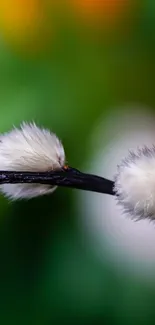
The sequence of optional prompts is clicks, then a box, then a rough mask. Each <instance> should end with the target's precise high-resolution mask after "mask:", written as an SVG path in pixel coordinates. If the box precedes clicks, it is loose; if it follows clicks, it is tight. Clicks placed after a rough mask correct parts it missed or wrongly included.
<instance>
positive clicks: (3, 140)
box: [0, 123, 65, 199]
mask: <svg viewBox="0 0 155 325" xmlns="http://www.w3.org/2000/svg"><path fill="white" fill-rule="evenodd" d="M64 163H65V153H64V148H63V146H62V143H61V142H60V140H59V139H58V138H57V136H56V135H55V134H54V133H52V132H50V131H49V130H47V129H44V128H40V127H38V126H37V125H36V124H35V123H30V124H28V123H23V124H22V125H21V127H20V129H17V128H14V129H13V130H12V131H10V132H8V133H5V134H2V135H0V170H8V171H35V172H39V171H40V172H41V171H50V170H55V169H61V168H62V167H63V166H64ZM55 188H56V187H55V186H53V187H52V186H50V185H40V184H4V185H1V186H0V189H1V191H2V192H3V193H4V195H6V196H7V197H9V198H11V199H22V198H27V199H28V198H32V197H35V196H39V195H44V194H48V193H52V192H53V191H54V190H55Z"/></svg>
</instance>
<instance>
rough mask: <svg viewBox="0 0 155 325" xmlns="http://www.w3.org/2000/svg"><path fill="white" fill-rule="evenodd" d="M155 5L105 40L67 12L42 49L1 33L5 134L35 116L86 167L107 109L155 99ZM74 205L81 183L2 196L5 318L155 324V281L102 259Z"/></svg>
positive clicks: (40, 323) (0, 304) (7, 323)
mask: <svg viewBox="0 0 155 325" xmlns="http://www.w3.org/2000/svg"><path fill="white" fill-rule="evenodd" d="M144 2H145V1H144ZM154 7H155V5H154V4H153V0H152V1H151V0H150V1H147V2H146V4H145V3H144V6H143V8H140V7H139V12H138V11H137V12H136V13H135V14H134V16H135V19H134V21H133V20H132V19H131V23H132V24H133V26H132V29H131V31H130V32H126V33H125V32H124V22H123V24H122V25H121V28H119V30H115V32H114V33H113V35H111V33H108V32H107V33H103V35H104V36H103V35H102V33H100V35H99V37H98V38H97V37H91V35H88V37H87V33H89V32H88V30H87V31H83V34H82V33H81V27H80V26H78V25H77V26H75V24H73V22H72V19H70V20H69V18H68V19H65V16H64V22H61V24H58V26H57V28H58V30H57V33H56V35H57V37H56V39H55V40H54V44H52V45H51V44H49V51H48V52H47V53H44V54H42V55H39V54H38V57H37V55H36V56H32V57H31V56H30V55H28V56H27V55H26V53H25V55H23V54H20V51H19V52H15V51H13V49H12V48H10V47H9V45H8V44H7V45H6V44H5V40H3V42H1V44H0V130H1V132H4V131H7V130H9V129H10V128H11V127H12V126H13V125H16V126H18V125H19V123H20V122H22V121H23V120H25V121H32V120H35V121H36V123H38V124H40V125H44V126H45V127H49V128H51V129H52V130H53V131H55V132H56V133H57V134H58V135H59V136H60V138H61V139H62V141H63V143H64V145H65V148H66V155H67V160H68V161H69V163H70V164H71V165H73V166H75V167H77V168H82V165H83V164H84V163H85V162H87V154H88V152H87V143H88V141H89V137H90V135H91V132H92V129H93V126H94V125H95V124H96V123H97V121H98V120H99V119H100V116H101V115H102V117H103V114H105V116H106V115H108V114H112V113H113V111H112V107H116V106H117V105H120V104H121V105H122V104H123V103H125V104H126V103H132V102H133V103H138V104H142V105H149V106H151V107H155V96H154V85H155V45H154V32H155V12H154V9H153V8H154ZM137 10H138V9H137ZM65 14H67V13H66V12H65V13H64V15H65ZM67 17H68V16H67ZM70 18H71V17H70ZM128 23H130V19H128ZM121 33H122V34H121ZM75 203H76V191H71V190H65V189H59V190H57V191H56V192H55V193H54V194H53V195H51V196H48V197H43V198H38V199H34V200H31V201H28V202H24V201H23V202H16V203H8V201H7V200H6V199H5V198H3V197H1V198H0V212H1V220H0V261H1V265H0V324H1V325H3V324H4V325H14V324H15V325H18V324H22V325H24V324H33V325H35V324H36V325H45V324H47V325H48V324H54V325H55V324H62V325H63V324H73V323H75V324H79V325H86V324H89V325H90V324H97V323H99V322H100V323H101V324H103V323H104V324H110V325H111V324H112V325H113V324H114V325H116V324H120V325H121V324H122V325H124V324H126V325H127V324H136V325H141V324H154V319H155V311H154V310H155V308H154V298H155V291H154V288H152V289H151V288H148V287H146V285H144V284H143V283H140V282H135V280H133V279H129V278H120V277H119V274H115V271H114V270H113V269H112V267H111V265H109V264H107V261H106V256H105V265H101V264H100V262H99V260H98V258H97V257H96V256H95V254H93V253H92V252H91V250H90V248H89V246H88V243H86V242H85V240H84V238H82V235H81V230H80V229H79V228H78V226H77V211H76V208H75V206H76V205H75Z"/></svg>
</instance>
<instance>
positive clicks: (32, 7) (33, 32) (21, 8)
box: [0, 0, 46, 49]
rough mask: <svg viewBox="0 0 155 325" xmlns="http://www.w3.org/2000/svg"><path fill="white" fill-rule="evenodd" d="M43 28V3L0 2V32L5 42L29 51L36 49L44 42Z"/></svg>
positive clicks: (29, 0) (35, 0) (23, 0)
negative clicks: (27, 48) (29, 49)
mask: <svg viewBox="0 0 155 325" xmlns="http://www.w3.org/2000/svg"><path fill="white" fill-rule="evenodd" d="M45 27H46V12H45V7H44V2H43V1H41V0H0V31H1V34H2V35H3V37H4V40H6V41H7V42H9V43H11V44H13V45H15V46H16V45H18V46H19V47H20V46H24V45H25V47H26V46H30V48H31V49H32V48H35V47H38V45H39V46H40V44H39V43H41V41H43V42H44V41H45V36H46V35H45V30H46V28H45ZM42 35H44V37H42Z"/></svg>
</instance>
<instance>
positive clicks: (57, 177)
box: [0, 167, 115, 195]
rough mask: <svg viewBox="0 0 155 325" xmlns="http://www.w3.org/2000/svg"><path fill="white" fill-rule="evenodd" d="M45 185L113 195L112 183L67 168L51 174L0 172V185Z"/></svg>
mask: <svg viewBox="0 0 155 325" xmlns="http://www.w3.org/2000/svg"><path fill="white" fill-rule="evenodd" d="M6 183H9V184H18V183H20V184H21V183H27V184H28V183H29V184H34V183H35V184H47V185H57V186H62V187H68V188H75V189H81V190H85V191H93V192H98V193H104V194H110V195H115V193H114V190H113V188H114V182H113V181H111V180H108V179H106V178H103V177H99V176H96V175H91V174H85V173H82V172H80V171H78V170H76V169H74V168H71V167H69V168H68V169H64V170H62V171H52V172H19V171H17V172H15V171H0V184H6Z"/></svg>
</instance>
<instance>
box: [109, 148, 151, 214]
mask: <svg viewBox="0 0 155 325" xmlns="http://www.w3.org/2000/svg"><path fill="white" fill-rule="evenodd" d="M115 191H116V194H117V201H118V203H120V204H121V205H122V206H123V210H124V211H125V212H129V213H130V215H131V217H133V218H136V219H143V218H150V219H154V216H155V146H152V147H151V148H148V147H143V148H139V149H138V150H137V152H133V151H131V152H129V155H128V157H126V158H125V159H123V160H122V162H121V164H120V165H119V166H118V172H117V175H116V176H115Z"/></svg>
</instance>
